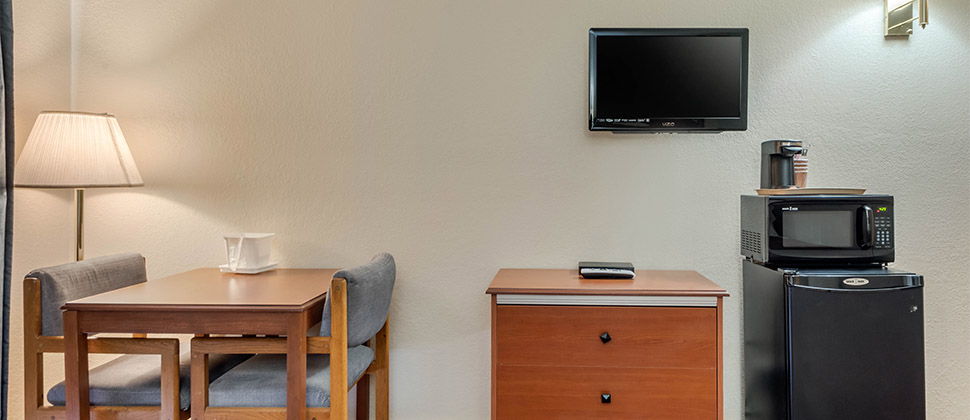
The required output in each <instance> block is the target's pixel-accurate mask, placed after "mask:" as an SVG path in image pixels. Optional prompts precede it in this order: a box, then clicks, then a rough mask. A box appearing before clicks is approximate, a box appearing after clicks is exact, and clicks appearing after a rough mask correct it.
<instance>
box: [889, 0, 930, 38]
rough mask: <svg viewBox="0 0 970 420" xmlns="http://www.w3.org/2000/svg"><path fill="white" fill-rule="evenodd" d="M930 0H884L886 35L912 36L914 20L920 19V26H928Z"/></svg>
mask: <svg viewBox="0 0 970 420" xmlns="http://www.w3.org/2000/svg"><path fill="white" fill-rule="evenodd" d="M927 1H928V0H883V2H884V3H885V5H886V13H885V25H884V28H885V30H886V32H885V35H886V36H887V37H889V36H910V35H912V34H913V22H916V21H918V22H919V25H920V27H922V28H926V24H927V23H929V8H928V7H927V5H926V2H927Z"/></svg>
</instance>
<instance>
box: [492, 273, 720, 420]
mask: <svg viewBox="0 0 970 420" xmlns="http://www.w3.org/2000/svg"><path fill="white" fill-rule="evenodd" d="M636 273H637V275H636V278H635V279H633V280H586V279H583V278H582V277H580V275H579V272H578V270H538V269H502V270H499V272H498V274H497V275H496V276H495V279H494V280H493V281H492V285H491V286H490V287H489V288H488V291H487V292H486V293H488V294H490V295H491V297H492V418H493V419H607V418H608V419H665V420H669V419H677V420H692V419H704V420H715V419H717V420H721V419H722V417H723V413H722V411H723V410H722V405H723V404H722V395H723V389H722V387H723V385H722V384H723V380H722V375H723V372H722V356H721V353H722V349H721V346H722V344H721V343H722V338H721V337H722V334H721V323H722V313H723V312H722V299H723V298H724V297H727V296H728V293H727V291H725V290H724V289H723V288H721V287H719V286H717V285H716V284H714V283H713V282H711V281H710V280H708V279H707V278H705V277H704V276H702V275H700V274H698V273H697V272H695V271H651V270H637V272H636Z"/></svg>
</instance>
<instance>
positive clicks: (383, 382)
mask: <svg viewBox="0 0 970 420" xmlns="http://www.w3.org/2000/svg"><path fill="white" fill-rule="evenodd" d="M329 293H330V294H329V296H327V299H330V320H331V322H330V325H331V327H330V328H331V329H330V336H329V337H307V346H306V353H307V354H330V407H307V409H306V413H307V418H312V419H316V420H323V419H333V420H346V419H347V415H348V413H347V403H348V402H347V393H348V392H349V389H350V387H348V386H347V279H344V278H334V279H333V280H332V281H331V283H330V292H329ZM387 331H388V322H387V321H385V322H384V327H383V328H381V330H380V331H379V332H378V333H377V334H376V335H375V336H374V337H373V338H372V339H371V341H370V343H369V345H370V346H371V348H373V349H374V353H375V357H374V361H373V362H372V363H371V364H370V366H368V367H367V370H366V371H365V372H364V375H362V376H361V378H360V379H359V380H358V381H357V382H355V385H357V413H356V414H357V418H358V419H360V418H363V419H367V418H368V417H369V414H370V413H369V409H370V395H369V394H370V393H369V388H370V375H373V376H374V377H375V379H376V386H375V388H376V393H375V394H376V400H377V401H376V410H377V413H376V414H377V419H378V420H387V419H388V417H389V411H388V409H389V396H388V388H389V381H388V378H389V377H388V343H387ZM286 350H287V349H286V339H285V338H279V337H259V338H257V337H243V338H229V337H218V338H207V337H196V338H193V339H192V373H191V381H192V387H191V388H192V419H193V420H204V419H209V420H229V419H231V420H268V419H286V407H209V386H208V385H209V378H208V372H209V355H210V354H253V353H261V354H286ZM287 385H288V387H289V388H293V387H294V386H295V387H297V388H298V389H302V390H303V392H304V393H305V392H306V384H302V385H303V386H302V387H300V386H299V385H300V384H295V385H294V384H289V383H288V384H287Z"/></svg>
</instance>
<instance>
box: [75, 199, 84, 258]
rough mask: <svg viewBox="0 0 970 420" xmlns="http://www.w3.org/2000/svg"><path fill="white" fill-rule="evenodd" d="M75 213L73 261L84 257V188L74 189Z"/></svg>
mask: <svg viewBox="0 0 970 420" xmlns="http://www.w3.org/2000/svg"><path fill="white" fill-rule="evenodd" d="M74 203H75V204H76V205H77V215H76V219H75V223H74V227H75V230H74V261H81V260H83V259H84V188H75V189H74Z"/></svg>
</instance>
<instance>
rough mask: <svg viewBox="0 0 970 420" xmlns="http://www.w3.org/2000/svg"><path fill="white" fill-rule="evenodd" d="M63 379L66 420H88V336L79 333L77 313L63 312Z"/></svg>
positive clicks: (89, 398)
mask: <svg viewBox="0 0 970 420" xmlns="http://www.w3.org/2000/svg"><path fill="white" fill-rule="evenodd" d="M64 341H65V348H64V377H65V379H66V381H65V382H66V383H65V385H66V386H65V390H66V392H67V407H66V408H67V420H88V419H89V418H90V415H91V407H90V405H91V397H90V395H89V394H88V335H87V334H85V333H83V332H81V329H80V325H79V324H78V319H77V311H64Z"/></svg>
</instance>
